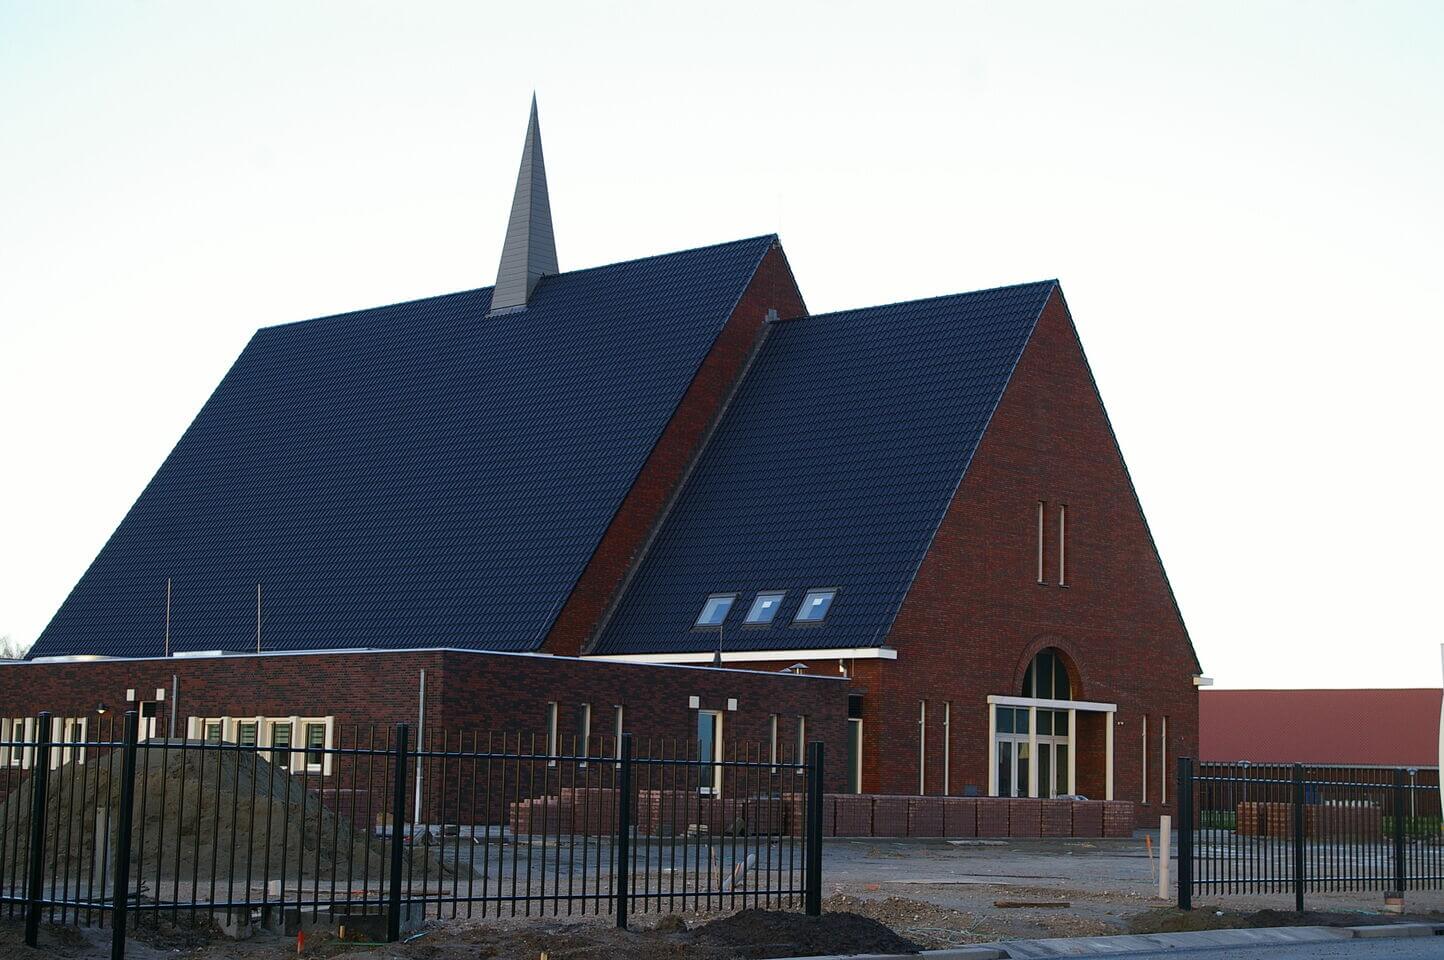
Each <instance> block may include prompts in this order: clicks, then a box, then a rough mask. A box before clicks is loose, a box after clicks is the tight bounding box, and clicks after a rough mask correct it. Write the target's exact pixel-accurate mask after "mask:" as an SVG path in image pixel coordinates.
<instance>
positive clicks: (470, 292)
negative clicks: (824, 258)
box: [256, 233, 779, 332]
mask: <svg viewBox="0 0 1444 960" xmlns="http://www.w3.org/2000/svg"><path fill="white" fill-rule="evenodd" d="M759 240H771V241H772V242H773V243H777V242H779V241H778V236H777V234H775V233H759V234H757V235H756V236H751V237H741V238H739V239H737V240H723V241H721V242H719V243H705V244H703V245H702V246H700V247H683V248H682V249H681V250H669V251H667V252H666V253H652V254H648V255H646V256H644V257H633V258H632V259H630V260H614V261H613V262H611V263H598V264H593V265H592V266H590V267H578V268H577V269H575V270H563V271H561V272H560V273H549V274H547V275H546V276H544V277H542V279H541V280H540V281H539V282H538V284H537V286H541V284H543V283H548V282H554V281H556V280H560V279H562V278H564V277H574V276H576V275H578V274H582V273H593V272H595V271H597V270H608V269H611V268H613V267H634V266H638V265H640V264H643V263H646V262H647V261H649V260H665V259H666V258H667V257H676V256H681V255H683V254H689V253H703V252H705V251H707V250H715V249H717V248H719V247H730V246H733V245H740V244H746V243H756V242H757V241H759ZM494 289H496V288H495V286H494V285H493V286H486V287H468V288H465V289H462V290H451V291H448V292H446V293H434V294H431V295H429V296H424V297H412V298H410V299H408V300H397V301H395V302H393V303H378V304H375V305H374V306H370V307H356V308H354V309H351V310H339V311H337V312H336V313H323V314H319V315H318V316H314V317H303V318H301V319H299V320H282V321H281V322H280V323H268V324H266V325H265V326H262V327H258V328H256V329H257V332H260V331H262V330H277V329H280V328H282V327H295V326H299V325H300V324H303V323H317V322H319V321H323V320H344V319H347V318H349V317H356V316H357V315H358V314H363V313H373V312H375V311H378V310H392V309H395V308H397V307H410V306H416V305H418V304H423V303H432V302H435V301H439V300H446V299H448V298H451V297H466V296H477V297H480V296H481V295H482V294H484V293H486V292H488V291H490V290H494Z"/></svg>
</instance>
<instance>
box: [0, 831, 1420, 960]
mask: <svg viewBox="0 0 1444 960" xmlns="http://www.w3.org/2000/svg"><path fill="white" fill-rule="evenodd" d="M1156 870H1157V861H1156V860H1154V859H1153V858H1152V857H1151V856H1150V849H1149V846H1148V845H1147V844H1146V843H1145V840H1144V838H1143V836H1142V835H1141V834H1140V835H1139V836H1137V837H1136V838H1134V839H1130V840H1062V839H1060V840H1007V841H999V840H955V841H948V840H878V839H867V840H841V839H839V840H829V841H828V842H827V846H826V851H825V869H824V892H825V894H826V897H825V902H824V907H825V915H824V916H823V917H822V918H821V919H814V918H807V917H803V916H801V915H797V914H777V913H761V912H756V911H749V912H748V913H746V914H741V915H734V916H730V917H729V916H727V915H725V914H717V913H713V914H708V915H697V914H670V915H666V916H661V917H659V916H657V915H656V914H650V915H648V914H639V915H636V916H635V917H634V918H633V922H632V925H631V926H632V930H630V931H627V932H623V931H618V930H616V929H615V928H614V926H613V925H612V924H611V923H610V921H609V920H607V919H606V918H602V919H594V918H589V919H587V920H585V921H580V920H567V919H565V918H561V919H552V918H547V919H535V918H532V919H523V918H518V919H515V920H513V919H510V918H508V919H504V920H495V919H487V920H485V921H483V920H481V919H480V918H474V919H472V920H467V919H466V918H465V916H464V911H463V913H462V915H461V916H459V917H458V918H457V919H456V920H450V919H447V920H444V921H440V922H438V921H434V920H433V921H429V922H428V923H427V924H426V925H425V927H424V928H422V929H421V930H420V931H419V932H418V933H417V934H415V935H414V936H415V939H413V940H411V941H410V942H406V943H400V944H393V945H384V946H383V945H373V944H369V943H365V942H356V941H355V939H354V937H352V938H349V939H350V940H351V942H340V941H338V940H337V938H336V937H335V936H333V935H331V934H329V933H323V932H319V931H317V932H314V933H313V934H312V935H311V936H310V939H309V940H308V941H307V942H306V943H305V944H304V945H303V956H317V957H326V956H336V955H338V954H342V953H344V954H346V955H347V956H348V957H354V958H356V960H361V958H365V957H383V956H384V957H416V958H421V960H451V958H453V957H454V958H458V960H459V958H462V957H467V958H480V957H487V958H493V957H494V958H513V957H515V958H518V960H522V958H525V960H536V958H537V957H539V956H541V955H542V953H543V951H545V952H546V954H547V955H548V956H549V957H550V958H552V960H563V958H566V960H592V958H596V960H601V958H605V957H638V958H643V960H653V958H655V960H662V958H668V960H671V958H674V957H676V956H677V955H678V954H679V953H683V954H685V955H686V956H688V957H697V958H701V960H723V958H743V957H781V956H806V955H814V954H820V953H859V952H863V953H877V952H888V951H899V950H906V949H909V947H910V946H915V947H916V948H921V949H937V948H943V947H950V946H960V945H964V944H973V943H991V942H997V941H1004V940H1014V939H1037V938H1052V937H1087V936H1105V935H1113V934H1121V933H1156V932H1161V931H1175V930H1197V929H1209V928H1213V927H1250V926H1252V927H1261V926H1283V925H1289V924H1295V923H1309V924H1319V925H1326V926H1341V925H1353V924H1359V923H1370V922H1380V921H1384V920H1392V919H1397V918H1394V917H1388V916H1385V915H1384V914H1383V907H1384V894H1383V892H1382V891H1379V892H1369V893H1359V894H1346V893H1312V892H1311V893H1310V894H1309V895H1308V898H1307V903H1306V905H1307V907H1308V908H1309V911H1310V912H1309V913H1308V914H1305V915H1302V916H1300V915H1298V914H1295V913H1293V912H1292V911H1293V898H1292V896H1291V895H1287V894H1276V895H1269V896H1260V895H1241V894H1234V895H1229V896H1226V897H1221V896H1217V895H1213V894H1206V895H1201V896H1196V897H1195V904H1196V909H1195V910H1193V911H1192V912H1191V913H1188V914H1181V913H1179V912H1178V911H1177V910H1176V909H1174V907H1173V905H1172V904H1171V903H1170V902H1168V901H1164V900H1160V899H1159V898H1158V883H1157V879H1156V876H1157V874H1156ZM1406 913H1407V915H1409V916H1410V917H1414V918H1417V919H1422V920H1433V921H1435V922H1438V921H1440V920H1441V919H1444V892H1441V891H1429V892H1422V893H1417V894H1416V893H1411V894H1410V896H1409V898H1408V901H1407V903H1406ZM134 932H135V939H136V942H135V943H134V944H133V945H132V947H131V948H130V949H129V950H128V951H127V956H129V957H133V958H143V960H149V958H159V957H161V956H165V957H172V958H174V957H196V958H205V960H211V958H215V960H221V958H244V960H252V958H254V960H261V958H270V957H275V958H280V957H294V956H296V952H297V944H296V942H295V941H294V940H293V939H283V938H282V937H280V936H278V935H271V934H262V935H258V936H255V937H252V938H251V939H249V940H246V941H242V942H236V941H232V940H228V939H225V938H223V937H221V936H220V935H219V934H217V933H215V932H212V931H210V930H208V929H200V930H197V929H194V928H192V927H190V926H189V925H188V924H187V923H186V922H185V920H184V917H182V922H181V924H180V925H179V926H176V927H173V926H171V925H170V924H169V923H164V924H162V925H160V926H159V927H152V926H151V925H150V924H149V923H147V924H143V925H142V926H141V928H140V929H139V930H136V931H134ZM108 935H109V931H108V930H106V931H90V930H86V931H82V930H75V929H67V930H59V929H51V930H47V931H46V932H45V934H44V936H45V938H46V940H45V947H46V950H45V953H44V955H46V956H62V957H63V956H70V957H76V958H89V957H100V956H105V955H108ZM19 940H20V937H19V928H18V926H17V925H16V924H13V923H10V924H5V925H4V926H3V927H0V958H4V960H9V958H12V957H14V958H24V957H34V956H36V955H37V954H36V953H35V952H34V951H30V950H28V949H27V948H25V947H24V946H22V945H20V942H19Z"/></svg>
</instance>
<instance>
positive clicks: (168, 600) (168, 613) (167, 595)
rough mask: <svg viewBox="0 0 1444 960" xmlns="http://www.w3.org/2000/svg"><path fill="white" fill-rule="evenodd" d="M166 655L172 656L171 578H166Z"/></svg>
mask: <svg viewBox="0 0 1444 960" xmlns="http://www.w3.org/2000/svg"><path fill="white" fill-rule="evenodd" d="M165 655H166V656H170V577H166V578H165Z"/></svg>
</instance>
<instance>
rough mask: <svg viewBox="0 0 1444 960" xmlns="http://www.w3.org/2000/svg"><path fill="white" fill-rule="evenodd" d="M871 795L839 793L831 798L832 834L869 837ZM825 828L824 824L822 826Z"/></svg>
mask: <svg viewBox="0 0 1444 960" xmlns="http://www.w3.org/2000/svg"><path fill="white" fill-rule="evenodd" d="M872 808H873V803H872V797H870V796H866V795H849V794H841V795H839V796H836V797H834V798H833V811H834V819H833V835H834V836H838V837H871V836H875V834H874V833H873V829H872ZM823 829H824V831H825V830H826V825H825V824H824V827H823Z"/></svg>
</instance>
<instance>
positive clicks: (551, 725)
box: [547, 701, 557, 767]
mask: <svg viewBox="0 0 1444 960" xmlns="http://www.w3.org/2000/svg"><path fill="white" fill-rule="evenodd" d="M556 755H557V705H556V701H552V702H550V703H548V704H547V756H549V757H555V756H556ZM556 765H557V762H556V760H550V761H548V762H547V766H549V767H554V766H556Z"/></svg>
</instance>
